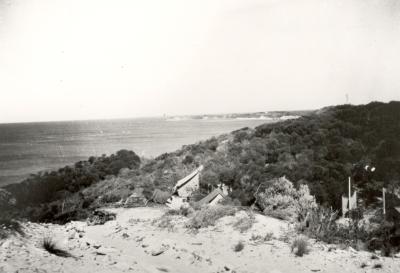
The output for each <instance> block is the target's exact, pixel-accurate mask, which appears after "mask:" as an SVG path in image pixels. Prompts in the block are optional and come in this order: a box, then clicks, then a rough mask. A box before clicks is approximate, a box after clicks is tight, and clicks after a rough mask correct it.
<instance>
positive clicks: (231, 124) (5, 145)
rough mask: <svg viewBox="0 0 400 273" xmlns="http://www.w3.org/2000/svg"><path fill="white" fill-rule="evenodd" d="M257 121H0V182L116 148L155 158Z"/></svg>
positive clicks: (20, 179) (109, 151)
mask: <svg viewBox="0 0 400 273" xmlns="http://www.w3.org/2000/svg"><path fill="white" fill-rule="evenodd" d="M266 122H271V121H269V120H262V119H211V120H206V119H184V120H175V121H169V120H166V119H161V118H160V119H157V118H151V119H150V118H146V119H144V118H141V119H120V120H97V121H66V122H41V123H15V124H0V186H4V185H6V184H11V183H18V182H21V181H22V180H23V179H25V178H26V177H28V176H29V174H33V173H37V172H39V171H46V170H54V169H58V168H60V167H63V166H65V165H69V164H73V163H75V162H77V161H80V160H86V159H88V158H89V157H90V156H101V155H102V154H107V155H109V154H111V153H115V152H116V151H118V150H120V149H128V150H133V151H135V152H136V153H137V154H138V155H140V156H145V157H155V156H158V155H160V154H162V153H165V152H173V151H175V150H177V149H179V148H180V147H181V146H182V145H186V144H192V143H195V142H198V141H200V140H205V139H207V138H210V137H212V136H218V135H220V134H222V133H228V132H231V131H233V130H237V129H240V128H243V127H255V126H257V125H260V124H263V123H266Z"/></svg>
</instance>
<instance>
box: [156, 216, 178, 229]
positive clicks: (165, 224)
mask: <svg viewBox="0 0 400 273" xmlns="http://www.w3.org/2000/svg"><path fill="white" fill-rule="evenodd" d="M173 220H174V219H173V216H172V215H167V214H164V215H163V216H161V217H160V218H159V219H157V220H155V221H154V222H153V224H155V225H156V226H157V227H159V228H161V229H167V230H168V231H170V232H171V231H174V230H175V224H174V222H173Z"/></svg>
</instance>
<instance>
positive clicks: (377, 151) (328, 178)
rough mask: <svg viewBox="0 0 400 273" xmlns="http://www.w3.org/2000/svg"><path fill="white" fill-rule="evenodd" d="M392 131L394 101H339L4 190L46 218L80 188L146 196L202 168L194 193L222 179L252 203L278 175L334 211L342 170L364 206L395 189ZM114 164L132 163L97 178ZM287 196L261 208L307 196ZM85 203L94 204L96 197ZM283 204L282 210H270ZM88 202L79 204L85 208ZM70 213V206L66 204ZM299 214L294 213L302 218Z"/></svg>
mask: <svg viewBox="0 0 400 273" xmlns="http://www.w3.org/2000/svg"><path fill="white" fill-rule="evenodd" d="M399 135H400V102H390V103H386V104H385V103H370V104H368V105H360V106H351V105H342V106H337V107H330V108H325V109H322V110H319V111H316V112H314V113H313V114H310V115H307V116H304V117H301V118H299V119H295V120H287V121H284V122H278V123H270V124H264V125H261V126H259V127H257V128H255V129H250V128H244V129H241V130H237V131H235V132H232V133H230V134H226V135H221V136H219V137H217V138H211V139H209V140H205V141H202V142H199V143H197V144H192V145H187V146H184V147H182V149H180V150H178V151H176V152H173V153H166V154H162V155H160V156H159V157H157V158H155V159H143V160H142V161H144V162H143V164H142V167H141V168H139V164H140V159H139V158H138V157H137V155H136V154H135V153H133V152H129V151H120V152H118V153H117V154H116V155H112V156H110V157H106V156H102V157H98V158H95V157H91V158H90V159H89V160H88V161H82V162H78V163H76V164H75V166H69V167H65V168H62V169H60V170H59V171H57V172H47V173H40V174H37V175H33V176H32V177H30V178H29V179H27V181H25V182H24V183H22V184H20V185H9V186H7V187H6V190H8V191H9V192H10V193H12V194H13V195H14V196H15V197H16V198H17V201H18V204H19V205H20V206H21V205H22V206H27V205H30V206H37V205H38V204H44V205H43V206H44V207H45V209H46V211H47V212H48V216H49V217H50V216H51V213H52V212H54V211H55V210H56V209H54V210H53V208H54V207H53V208H52V205H50V203H51V202H53V201H57V200H58V201H60V200H65V199H67V200H68V199H69V198H70V197H71V194H73V196H75V195H76V194H77V193H83V195H82V197H79V198H78V199H79V200H81V201H79V202H82V203H83V200H85V199H87V198H91V199H95V197H96V198H97V196H106V197H105V198H104V200H105V201H118V199H123V197H124V196H125V195H128V194H129V193H130V192H131V191H132V190H133V188H135V187H136V186H138V185H140V186H141V187H142V188H143V189H144V191H143V193H144V194H145V196H146V197H147V198H148V199H149V198H151V197H152V196H153V193H154V190H155V189H159V190H162V191H165V192H169V190H170V189H171V188H172V187H173V185H174V184H175V183H176V181H178V180H179V179H180V178H182V177H184V176H185V175H187V174H189V173H190V172H191V171H193V170H194V169H195V168H196V167H198V166H199V165H204V171H203V173H202V175H201V177H200V184H201V185H200V186H201V189H200V191H199V192H200V193H202V194H203V193H208V192H209V191H210V190H212V189H213V188H215V187H216V186H217V185H219V184H220V183H223V184H225V185H226V186H228V188H229V192H230V195H229V199H230V200H232V202H233V203H235V204H237V203H240V204H241V205H252V204H254V203H255V202H256V201H258V200H256V199H257V196H258V194H256V193H260V194H264V195H265V196H264V197H266V196H269V195H271V194H272V193H271V192H270V191H269V190H268V188H269V187H270V186H271V185H272V184H271V183H272V182H273V181H274V179H276V178H279V177H283V176H285V177H287V179H288V180H290V181H292V183H293V186H292V187H291V188H290V189H287V190H288V191H290V192H293V191H294V190H296V191H297V190H300V191H305V193H304V196H308V197H310V196H311V195H312V196H315V200H316V201H317V202H318V203H320V204H322V205H324V206H326V207H333V208H334V209H336V210H337V209H340V208H341V195H342V194H344V193H345V192H346V190H347V177H348V176H350V175H351V176H352V177H353V182H354V183H353V185H354V186H355V187H356V188H357V189H358V191H359V196H360V197H361V198H362V200H363V201H364V202H365V204H366V205H369V204H371V203H374V202H376V196H378V195H380V190H381V189H382V187H387V188H389V189H390V190H391V191H394V190H396V189H398V188H399V186H400V179H399V177H400V139H399V138H398V136H399ZM366 164H368V165H372V166H374V167H376V171H375V172H374V173H371V172H368V171H366V170H365V168H364V166H365V165H366ZM122 168H131V169H132V168H133V169H134V170H135V172H134V173H131V174H130V176H129V177H128V178H124V179H122V180H118V179H117V180H115V181H114V180H113V179H105V178H106V177H107V176H109V175H117V174H118V173H119V170H120V169H122ZM122 175H123V174H121V175H120V176H119V177H121V176H122ZM99 181H101V182H100V183H98V182H99ZM103 182H104V183H103ZM304 185H307V186H308V188H306V187H305V186H304ZM115 189H117V190H115ZM308 189H309V191H310V194H308ZM106 193H109V194H106ZM306 193H307V194H306ZM289 196H291V197H290V198H291V199H290V200H283V199H282V200H281V199H280V198H281V197H279V192H278V194H275V197H274V198H273V199H271V202H272V201H274V202H276V204H272V203H265V204H262V206H264V208H263V210H265V209H266V208H269V209H268V211H269V213H270V214H274V215H275V216H279V215H280V216H281V217H283V218H285V217H286V216H287V211H285V210H286V209H287V210H293V203H296V202H303V201H304V202H305V204H304V205H306V204H307V202H308V201H310V200H309V199H308V197H307V198H305V199H302V200H301V201H300V200H299V197H298V196H294V195H290V194H289ZM119 197H121V198H119ZM264 199H265V200H267V199H268V198H264ZM21 200H23V202H20V201H21ZM93 202H98V205H102V204H101V199H96V200H95V201H93ZM285 202H286V203H287V204H286V205H287V208H285V209H283V210H282V209H278V210H277V209H274V207H277V206H278V205H279V206H281V207H282V205H285ZM92 205H93V204H92V203H90V202H85V207H91V206H92ZM81 207H82V206H80V207H79V208H81ZM297 207H299V206H297ZM59 209H60V202H58V210H59ZM70 210H74V208H73V207H72V206H70ZM305 211H306V210H304V211H294V213H295V214H296V215H300V218H304V217H305V215H304V213H305Z"/></svg>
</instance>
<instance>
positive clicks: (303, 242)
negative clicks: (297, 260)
mask: <svg viewBox="0 0 400 273" xmlns="http://www.w3.org/2000/svg"><path fill="white" fill-rule="evenodd" d="M291 251H292V253H294V254H295V255H296V256H298V257H303V256H304V254H308V253H309V252H310V248H309V246H308V240H307V239H306V238H305V237H303V236H300V237H297V238H296V239H295V240H294V241H293V243H292V245H291Z"/></svg>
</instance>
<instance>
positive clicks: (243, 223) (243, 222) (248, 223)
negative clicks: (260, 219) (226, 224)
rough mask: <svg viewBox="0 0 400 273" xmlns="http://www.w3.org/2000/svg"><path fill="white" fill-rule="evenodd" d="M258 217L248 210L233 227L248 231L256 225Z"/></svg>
mask: <svg viewBox="0 0 400 273" xmlns="http://www.w3.org/2000/svg"><path fill="white" fill-rule="evenodd" d="M255 221H256V218H255V216H254V213H253V212H247V213H246V214H245V215H244V216H242V217H240V218H239V219H238V220H237V221H236V222H235V223H234V224H233V228H234V229H236V230H239V231H240V232H241V233H243V232H246V231H248V230H249V229H251V227H252V226H253V225H254V223H255Z"/></svg>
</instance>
